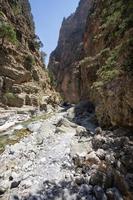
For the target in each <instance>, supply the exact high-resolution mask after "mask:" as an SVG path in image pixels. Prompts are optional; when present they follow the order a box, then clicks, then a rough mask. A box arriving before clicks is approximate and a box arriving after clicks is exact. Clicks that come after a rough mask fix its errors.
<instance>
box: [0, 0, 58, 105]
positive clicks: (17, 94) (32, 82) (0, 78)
mask: <svg viewBox="0 0 133 200" xmlns="http://www.w3.org/2000/svg"><path fill="white" fill-rule="evenodd" d="M40 46H41V42H40V40H39V38H38V37H37V36H36V35H35V26H34V22H33V17H32V14H31V8H30V4H29V1H28V0H0V104H1V105H8V106H13V107H14V106H16V107H21V106H23V105H30V106H31V105H32V106H38V105H40V104H42V103H43V100H44V99H45V97H46V96H47V95H48V96H50V95H51V96H52V98H53V99H54V98H56V97H55V96H56V95H55V94H54V91H53V90H52V88H51V85H50V79H49V77H48V74H47V72H46V69H45V66H44V64H43V56H42V54H41V53H40V51H39V47H40Z"/></svg>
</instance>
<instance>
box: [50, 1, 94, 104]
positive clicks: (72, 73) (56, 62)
mask: <svg viewBox="0 0 133 200" xmlns="http://www.w3.org/2000/svg"><path fill="white" fill-rule="evenodd" d="M91 4H92V1H91V0H82V1H80V3H79V6H78V8H77V10H76V12H75V13H73V14H72V15H71V16H70V17H68V18H67V19H64V20H63V22H62V27H61V30H60V36H59V41H58V46H57V48H56V49H55V50H54V51H53V52H52V54H51V57H50V62H49V70H50V72H51V73H52V74H53V75H54V77H55V79H54V84H55V85H56V88H57V89H58V90H59V91H60V92H61V93H62V94H63V96H64V97H65V99H67V100H69V101H71V102H78V101H79V97H80V96H79V92H80V88H79V87H80V86H79V79H80V77H79V73H78V70H77V68H76V66H77V62H78V61H79V60H81V59H82V58H83V57H84V48H83V34H84V31H85V25H86V19H87V16H88V13H89V11H90V8H91Z"/></svg>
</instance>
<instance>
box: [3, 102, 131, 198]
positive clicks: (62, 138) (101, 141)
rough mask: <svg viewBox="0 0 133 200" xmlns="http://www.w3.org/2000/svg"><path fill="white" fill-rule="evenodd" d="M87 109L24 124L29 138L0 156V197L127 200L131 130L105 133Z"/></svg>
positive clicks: (78, 108) (65, 111) (63, 110)
mask: <svg viewBox="0 0 133 200" xmlns="http://www.w3.org/2000/svg"><path fill="white" fill-rule="evenodd" d="M87 105H88V104H85V103H84V104H83V103H81V104H80V105H78V106H72V107H70V108H69V107H67V108H66V107H65V108H63V107H58V108H57V109H56V110H54V112H52V114H50V115H49V116H48V117H47V118H40V117H39V118H36V119H35V120H34V121H32V122H28V123H27V124H26V130H28V131H29V132H30V133H29V134H27V135H26V136H24V137H23V138H21V139H20V141H19V142H17V143H16V144H13V145H6V147H5V151H4V152H3V153H2V154H1V155H0V195H1V196H0V197H1V199H2V200H5V199H13V200H18V199H25V200H26V199H27V200H28V199H30V200H33V199H34V200H37V199H39V200H41V199H42V200H50V199H51V200H56V199H57V200H62V199H63V200H69V199H70V200H78V199H79V200H80V199H81V200H85V199H87V200H106V199H107V200H108V199H109V200H130V199H132V190H133V168H132V167H133V159H132V158H133V145H132V144H133V143H132V141H133V137H132V133H131V130H127V129H120V128H119V129H118V128H117V129H115V130H108V131H105V130H104V131H103V130H102V129H101V128H100V127H98V124H97V121H96V117H95V114H94V109H93V108H92V106H91V105H90V106H87Z"/></svg>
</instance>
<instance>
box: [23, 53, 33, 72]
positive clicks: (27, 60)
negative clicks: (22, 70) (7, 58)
mask: <svg viewBox="0 0 133 200" xmlns="http://www.w3.org/2000/svg"><path fill="white" fill-rule="evenodd" d="M34 64H35V59H34V58H33V56H32V55H28V56H27V57H26V58H25V63H24V65H25V67H26V69H27V70H31V69H32V68H33V65H34Z"/></svg>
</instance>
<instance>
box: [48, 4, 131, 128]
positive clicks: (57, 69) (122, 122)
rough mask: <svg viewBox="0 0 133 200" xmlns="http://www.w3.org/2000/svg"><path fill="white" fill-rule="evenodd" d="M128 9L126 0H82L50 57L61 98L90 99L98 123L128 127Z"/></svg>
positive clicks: (64, 22)
mask: <svg viewBox="0 0 133 200" xmlns="http://www.w3.org/2000/svg"><path fill="white" fill-rule="evenodd" d="M132 9H133V3H132V1H131V0H128V1H125V0H117V1H116V0H111V1H109V0H102V1H101V0H95V1H94V0H93V1H91V0H88V1H84V0H81V1H80V3H79V7H78V8H77V10H76V12H75V13H74V14H72V15H71V16H70V17H68V19H64V21H63V23H62V27H61V30H60V37H59V42H58V46H57V48H56V49H55V51H54V52H52V54H51V58H50V62H49V69H50V72H51V74H52V76H53V77H54V78H53V82H54V84H55V87H56V88H57V89H58V91H60V92H61V93H62V95H63V96H64V99H65V100H67V101H70V102H72V103H77V102H78V101H80V100H90V101H91V102H93V104H94V105H95V109H96V115H97V118H98V121H99V123H100V125H103V126H110V125H113V126H130V127H131V126H133V87H132V85H133V68H132V63H133V62H132V61H133V57H132V53H131V51H132V46H133V40H132V33H133V29H132V24H133V22H132V19H133V16H132Z"/></svg>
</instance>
